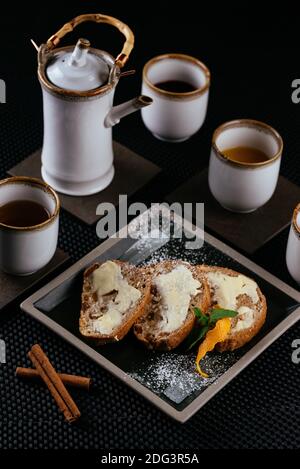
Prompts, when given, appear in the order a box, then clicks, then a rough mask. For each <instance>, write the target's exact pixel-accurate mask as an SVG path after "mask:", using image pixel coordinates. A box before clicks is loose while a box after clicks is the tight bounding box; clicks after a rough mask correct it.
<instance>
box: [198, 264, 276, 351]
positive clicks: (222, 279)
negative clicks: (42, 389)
mask: <svg viewBox="0 0 300 469" xmlns="http://www.w3.org/2000/svg"><path fill="white" fill-rule="evenodd" d="M200 269H201V271H202V273H203V274H204V275H205V277H206V279H207V281H208V284H209V287H210V295H211V299H212V305H211V306H212V307H213V306H214V305H218V307H220V308H224V309H231V310H234V311H237V312H238V316H236V317H235V318H232V319H231V330H230V333H229V335H228V338H227V339H226V340H225V341H224V342H220V343H219V344H217V346H216V349H217V350H219V351H220V352H225V351H230V350H235V349H237V348H240V347H242V346H243V345H245V344H246V343H247V342H249V341H250V340H251V339H253V337H254V336H255V335H256V334H257V333H258V332H259V330H260V329H261V327H262V326H263V324H264V322H265V319H266V314H267V303H266V298H265V297H264V295H263V294H262V292H261V290H260V289H259V287H258V285H257V283H256V282H255V281H254V280H252V279H250V278H249V277H246V276H245V275H242V274H240V273H238V272H235V271H234V270H231V269H226V268H224V267H211V266H200Z"/></svg>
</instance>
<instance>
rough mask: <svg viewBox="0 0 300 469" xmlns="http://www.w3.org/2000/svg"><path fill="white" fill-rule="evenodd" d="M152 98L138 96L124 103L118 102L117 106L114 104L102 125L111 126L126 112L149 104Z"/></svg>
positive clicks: (128, 112) (125, 114)
mask: <svg viewBox="0 0 300 469" xmlns="http://www.w3.org/2000/svg"><path fill="white" fill-rule="evenodd" d="M152 102H153V100H152V98H149V97H148V96H143V95H142V96H138V97H137V98H134V99H131V100H130V101H127V102H126V103H122V104H119V105H118V106H114V107H113V108H112V109H111V110H110V112H109V113H108V114H107V116H106V118H105V120H104V125H105V127H112V126H114V125H116V124H118V123H119V122H120V120H121V119H122V117H125V116H127V115H128V114H132V113H133V112H135V111H138V110H139V109H142V108H143V107H146V106H149V105H150V104H152Z"/></svg>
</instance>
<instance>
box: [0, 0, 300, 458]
mask: <svg viewBox="0 0 300 469" xmlns="http://www.w3.org/2000/svg"><path fill="white" fill-rule="evenodd" d="M182 3H183V2H182ZM135 4H136V6H135V7H134V5H133V2H126V3H125V2H116V1H110V2H109V1H102V2H100V1H99V2H89V1H81V2H72V6H67V5H66V6H63V5H62V2H57V1H54V2H51V4H50V3H47V4H44V3H40V4H37V5H35V4H34V3H33V2H32V4H31V3H30V2H27V3H26V6H24V5H23V6H18V7H17V6H16V7H15V8H14V9H13V8H11V9H10V11H9V10H7V8H8V6H7V5H6V7H5V8H6V10H5V11H1V16H0V78H2V79H5V80H6V84H7V104H5V105H4V104H1V105H0V177H5V175H6V171H7V170H8V169H9V168H10V167H11V166H13V165H14V164H16V163H17V162H18V161H20V160H22V159H23V158H25V157H26V156H27V155H28V154H30V153H31V152H32V151H34V150H35V149H37V148H38V147H39V146H41V143H42V101H41V94H40V89H39V84H38V81H37V79H36V56H35V52H34V50H33V49H32V47H31V45H30V43H29V39H30V37H33V38H34V39H35V40H36V42H37V43H40V42H42V41H45V40H46V39H47V38H48V37H49V36H50V35H51V34H52V33H54V32H55V31H56V30H57V29H58V27H60V26H61V25H62V24H63V23H64V22H65V21H67V20H69V19H71V18H72V17H73V16H75V15H77V14H80V13H83V12H91V11H99V12H101V13H107V14H112V15H115V16H118V17H120V19H122V20H124V21H125V22H127V23H128V24H129V25H130V26H131V27H132V29H133V30H134V32H135V33H136V47H135V50H134V53H133V54H132V56H131V59H130V62H129V64H128V67H129V68H130V67H135V68H136V70H137V73H136V76H134V77H128V78H124V79H123V80H122V81H121V82H120V84H119V87H118V91H117V94H116V102H121V100H123V99H124V100H125V99H126V98H129V97H132V96H134V95H135V94H137V93H138V92H139V88H140V81H141V70H142V66H143V64H144V63H145V61H146V60H147V59H148V58H150V57H152V56H154V55H156V54H159V53H164V52H168V51H170V52H184V53H189V54H192V55H195V56H197V57H199V58H200V59H201V60H203V61H204V62H205V63H206V64H207V65H208V67H209V68H210V70H211V73H212V86H211V95H210V102H209V109H208V115H207V119H206V122H205V125H204V126H203V128H202V129H201V130H200V132H199V133H198V134H197V135H195V136H194V137H193V138H192V139H190V140H189V141H188V142H185V143H182V144H176V145H174V144H173V145H172V144H166V143H162V142H159V141H157V140H155V139H154V138H153V137H152V136H151V135H150V134H149V133H148V131H147V130H146V129H145V128H144V126H143V124H142V122H141V119H140V116H139V115H138V114H135V115H132V116H130V117H128V118H126V119H124V121H122V122H121V123H120V125H119V126H118V127H116V128H115V130H114V137H115V139H116V140H118V141H120V142H121V143H123V144H125V145H127V146H129V147H130V148H132V149H134V150H135V151H137V152H138V153H140V154H142V155H143V156H145V157H147V158H148V159H149V160H151V161H153V162H155V163H156V164H158V165H160V166H161V167H162V168H163V170H164V171H163V173H162V175H161V176H160V177H159V179H158V180H157V181H156V182H155V183H154V184H153V185H152V186H151V187H150V188H149V189H148V190H147V193H143V192H141V193H139V194H137V195H136V199H137V200H140V201H145V202H151V201H159V200H163V197H164V195H166V194H167V193H168V192H170V191H171V190H173V189H174V188H175V187H176V186H178V185H179V184H180V183H181V182H183V181H185V180H186V179H188V177H189V176H191V175H192V174H194V173H195V172H196V171H199V170H201V169H202V168H203V167H205V166H206V165H207V163H208V157H209V148H210V140H211V135H212V132H213V130H214V128H215V127H216V126H217V125H218V124H220V123H221V122H223V121H225V120H229V119H232V118H238V117H252V118H256V119H261V120H265V121H267V122H268V123H269V124H271V125H273V126H274V127H275V128H276V129H277V130H278V131H279V132H280V133H281V134H282V136H283V139H284V142H285V149H284V157H283V163H282V170H281V172H282V174H283V175H284V176H285V177H287V178H288V179H289V180H290V181H292V182H294V183H296V184H300V163H299V153H300V136H299V129H300V104H299V105H298V106H297V105H295V104H292V102H291V82H292V80H293V79H294V78H298V77H299V74H300V70H299V52H298V50H297V46H298V42H299V40H298V38H297V31H298V25H297V22H298V20H297V15H296V14H295V12H294V10H293V8H292V7H291V8H290V11H289V15H287V14H286V13H285V12H284V11H283V10H282V9H281V10H280V11H279V12H277V14H276V16H272V15H273V14H274V13H276V12H275V9H274V7H272V15H271V12H270V11H269V12H268V14H267V16H266V15H265V14H264V13H263V11H262V9H261V7H260V8H258V7H257V6H256V5H255V4H254V3H253V2H251V3H250V2H243V4H242V5H241V6H240V7H232V8H231V7H230V6H228V5H227V4H226V5H227V10H226V12H224V11H222V10H221V9H220V7H219V6H214V7H211V8H210V9H206V8H204V5H203V4H202V2H201V3H199V2H193V1H190V2H186V4H184V5H183V4H181V6H180V7H177V6H176V4H173V2H163V1H161V2H155V1H153V2H140V3H139V4H137V3H135ZM196 5H197V7H198V9H197V10H196ZM197 11H198V12H197ZM79 34H80V35H81V36H87V37H88V38H90V39H91V41H92V43H93V45H95V46H96V47H99V48H103V49H106V50H109V51H110V52H113V53H114V54H116V53H118V52H119V50H120V48H121V40H120V36H118V34H117V33H116V32H115V31H113V30H110V29H109V28H108V27H102V28H101V27H98V26H94V25H87V26H82V27H81V28H80V30H78V33H77V37H78V35H79ZM74 41H75V39H74V36H73V41H72V37H71V36H70V37H69V39H68V42H74ZM258 229H259V227H258ZM287 234H288V232H287V231H285V232H283V233H282V234H281V235H280V236H278V237H277V238H276V239H274V240H273V241H272V242H270V243H269V244H268V245H267V246H265V247H264V248H263V249H262V250H261V251H259V252H257V253H256V255H255V256H254V260H255V261H256V262H257V263H258V264H261V265H263V266H264V267H266V268H267V269H268V270H270V271H272V272H273V273H274V274H275V275H277V276H278V277H280V278H282V279H283V280H285V281H286V282H287V283H289V284H291V285H293V286H295V284H294V282H293V281H292V279H291V278H290V277H289V275H288V273H287V270H286V267H285V263H284V255H285V247H286V241H287ZM221 236H222V234H221V233H220V238H221ZM98 242H99V240H97V238H96V234H95V228H94V227H91V228H89V227H87V226H85V225H83V224H81V223H79V222H78V221H77V220H76V219H74V218H73V217H72V216H70V215H69V214H67V213H62V215H61V229H60V247H61V248H63V249H64V250H65V251H67V252H68V253H69V254H70V255H71V256H72V258H73V260H75V259H78V258H80V257H81V256H82V255H84V254H85V253H87V252H88V251H89V250H91V249H92V248H93V247H95V246H96V245H97V244H98ZM0 338H1V339H4V340H5V341H6V345H7V364H6V365H0V447H1V448H146V449H150V448H166V447H168V448H173V449H175V448H177V449H179V448H182V449H196V448H198V449H200V448H220V447H222V448H229V447H234V448H240V447H244V448H245V447H247V448H249V447H251V448H253V447H258V448H262V447H267V448H286V447H289V448H297V447H298V448H299V446H300V424H299V417H300V415H299V414H300V405H299V386H300V366H296V365H294V364H292V362H291V353H292V348H291V343H292V341H293V340H294V339H296V338H300V325H299V324H298V325H296V326H295V327H293V328H292V329H291V330H290V331H289V332H288V333H286V334H285V335H284V336H283V337H282V338H281V339H280V340H278V341H277V342H276V343H275V344H274V345H273V346H272V347H270V348H269V349H268V350H267V351H266V352H265V353H264V354H263V356H261V357H260V358H259V359H257V360H256V362H255V363H254V364H253V365H251V366H250V367H248V368H247V370H245V371H244V372H243V373H242V374H241V375H240V376H239V377H237V378H236V379H235V380H234V381H233V382H232V383H231V384H230V385H229V386H227V387H226V388H225V389H224V390H223V391H222V392H220V393H219V394H218V395H217V396H216V397H215V398H214V399H212V400H211V401H210V402H209V403H208V404H207V405H206V406H205V407H204V408H203V409H202V410H201V411H200V412H198V414H197V415H196V416H194V417H193V418H192V419H191V420H190V421H189V422H188V423H187V424H185V425H180V424H177V423H174V422H173V421H171V420H170V419H169V418H168V417H165V416H164V415H162V414H161V413H160V412H159V411H158V410H157V409H155V408H152V406H151V405H150V404H149V403H147V402H146V401H144V400H143V399H142V398H141V397H139V396H137V395H136V394H135V393H133V391H131V390H128V389H127V388H125V387H124V386H123V385H122V384H120V383H119V382H118V381H117V380H115V379H114V378H112V377H111V376H110V375H108V374H107V373H106V372H105V371H103V370H102V369H100V368H99V367H97V366H95V365H94V364H93V363H91V362H90V361H89V360H87V359H86V358H85V357H84V356H83V355H82V354H80V353H79V352H77V351H76V350H75V349H74V348H72V347H71V346H69V345H67V344H65V343H64V342H63V341H61V340H60V339H58V338H57V337H55V336H54V335H53V334H52V333H50V332H49V331H48V330H47V329H45V328H44V327H42V326H41V325H39V324H38V323H36V322H35V321H33V320H32V319H30V318H29V317H27V316H25V315H24V314H22V313H21V312H20V311H19V309H18V307H17V306H11V307H9V308H6V309H5V310H3V311H1V312H0ZM34 342H39V343H41V344H42V345H43V347H44V348H45V350H46V351H47V352H49V356H50V358H52V359H53V362H54V363H55V365H56V366H57V368H58V369H59V370H65V371H67V372H73V373H80V374H90V375H92V377H93V378H94V380H95V383H96V385H97V387H98V388H99V389H100V390H101V391H100V392H99V393H98V394H94V395H93V394H92V395H91V396H86V395H85V394H84V393H82V392H81V393H80V392H77V393H74V396H75V398H76V401H77V402H78V405H79V407H80V408H81V409H82V411H83V414H85V415H88V416H89V419H88V421H85V420H84V419H83V421H82V423H81V424H80V425H79V426H76V427H70V426H68V425H67V424H65V423H64V421H63V418H62V417H61V416H60V415H59V414H58V412H57V409H56V406H55V405H54V404H53V402H52V399H51V398H50V397H49V395H48V392H47V391H46V390H45V389H43V388H41V387H40V386H38V385H36V386H35V385H33V386H32V385H29V384H27V383H21V382H18V381H17V380H16V379H15V378H14V368H15V367H16V366H17V365H19V364H22V363H26V364H28V361H27V360H26V352H27V351H28V349H29V347H30V346H31V345H32V344H33V343H34Z"/></svg>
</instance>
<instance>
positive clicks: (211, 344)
mask: <svg viewBox="0 0 300 469" xmlns="http://www.w3.org/2000/svg"><path fill="white" fill-rule="evenodd" d="M230 328H231V320H230V318H223V319H219V321H217V322H216V325H215V327H214V328H213V329H211V330H210V331H208V333H207V334H206V337H205V339H204V341H203V342H202V343H201V344H200V347H199V349H198V353H197V358H196V368H197V371H198V373H199V374H200V375H201V376H202V377H203V378H208V377H209V376H208V375H207V374H206V373H204V371H202V370H201V368H200V361H201V360H202V359H203V358H204V357H205V355H206V354H207V352H211V351H212V350H213V349H214V348H215V346H216V344H218V343H219V342H223V341H224V340H225V339H226V338H227V336H228V334H229V331H230Z"/></svg>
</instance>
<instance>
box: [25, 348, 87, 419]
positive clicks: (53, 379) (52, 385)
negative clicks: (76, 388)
mask: <svg viewBox="0 0 300 469" xmlns="http://www.w3.org/2000/svg"><path fill="white" fill-rule="evenodd" d="M28 356H29V358H30V360H31V361H32V363H33V365H34V366H35V368H36V370H37V372H38V373H39V375H40V377H41V378H42V380H43V381H44V382H45V384H46V386H47V387H48V389H49V391H50V393H51V395H52V397H53V398H54V400H55V401H56V403H57V405H58V407H59V409H60V410H61V412H62V413H63V414H64V417H65V419H66V420H67V421H68V422H70V423H71V422H74V421H76V420H77V419H78V418H79V417H80V415H81V414H80V411H79V409H78V407H77V406H76V404H75V402H74V401H73V399H72V397H71V396H70V394H69V392H68V391H67V389H66V387H65V385H64V384H63V382H62V380H61V379H60V377H59V376H58V374H57V373H56V371H55V369H54V368H53V366H52V364H51V363H50V361H49V359H48V357H47V356H46V354H45V353H44V352H43V350H42V348H41V347H40V346H39V345H38V344H35V345H34V346H33V347H32V348H31V351H30V352H29V353H28Z"/></svg>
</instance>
